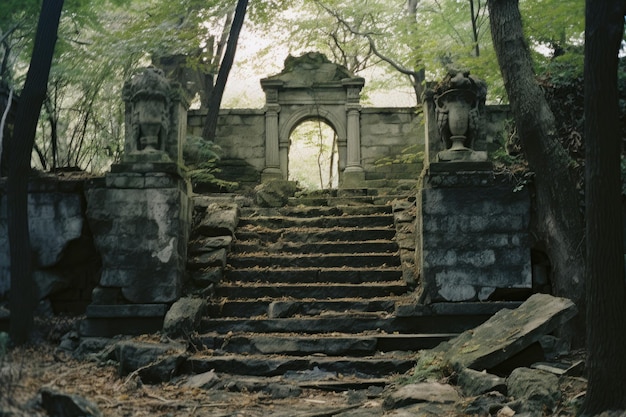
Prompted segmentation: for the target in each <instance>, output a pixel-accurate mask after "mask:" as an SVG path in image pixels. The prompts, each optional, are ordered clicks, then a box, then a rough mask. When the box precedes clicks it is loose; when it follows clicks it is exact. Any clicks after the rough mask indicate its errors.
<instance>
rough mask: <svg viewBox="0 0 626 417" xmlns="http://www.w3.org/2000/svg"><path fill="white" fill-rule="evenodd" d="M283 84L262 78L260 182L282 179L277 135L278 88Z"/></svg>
mask: <svg viewBox="0 0 626 417" xmlns="http://www.w3.org/2000/svg"><path fill="white" fill-rule="evenodd" d="M282 85H283V82H282V81H280V80H262V81H261V86H262V87H263V90H264V91H265V102H266V106H265V169H263V172H262V173H261V182H264V183H265V182H269V181H272V180H282V179H283V173H282V170H281V163H280V162H281V161H280V150H279V137H278V113H279V112H280V105H279V104H278V89H279V88H280V87H281V86H282Z"/></svg>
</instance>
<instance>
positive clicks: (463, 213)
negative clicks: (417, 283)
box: [417, 162, 532, 302]
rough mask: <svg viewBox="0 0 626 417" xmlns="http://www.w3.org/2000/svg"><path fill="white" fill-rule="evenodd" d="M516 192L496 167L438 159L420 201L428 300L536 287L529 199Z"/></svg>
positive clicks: (488, 295) (481, 296)
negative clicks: (496, 175)
mask: <svg viewBox="0 0 626 417" xmlns="http://www.w3.org/2000/svg"><path fill="white" fill-rule="evenodd" d="M513 189H514V186H513V185H511V184H504V183H496V182H495V179H494V175H493V171H492V168H491V163H490V162H447V163H445V162H441V163H436V162H435V163H432V162H431V164H430V166H429V170H428V171H427V173H426V175H425V177H424V187H423V188H422V189H421V190H420V192H419V194H418V201H417V203H418V228H419V229H420V231H421V233H418V235H420V236H421V240H420V241H419V242H418V253H417V255H418V260H419V264H420V268H421V279H422V285H423V293H422V296H421V300H422V301H423V302H436V301H476V300H478V301H485V300H490V299H497V298H500V297H503V293H504V294H510V293H511V292H515V291H520V290H522V291H524V292H525V290H526V289H527V290H528V291H529V290H530V288H531V287H532V274H531V261H530V249H529V247H530V245H529V239H530V236H529V222H530V199H529V196H528V193H527V191H526V190H522V191H518V192H514V191H513ZM503 298H506V296H504V297H503Z"/></svg>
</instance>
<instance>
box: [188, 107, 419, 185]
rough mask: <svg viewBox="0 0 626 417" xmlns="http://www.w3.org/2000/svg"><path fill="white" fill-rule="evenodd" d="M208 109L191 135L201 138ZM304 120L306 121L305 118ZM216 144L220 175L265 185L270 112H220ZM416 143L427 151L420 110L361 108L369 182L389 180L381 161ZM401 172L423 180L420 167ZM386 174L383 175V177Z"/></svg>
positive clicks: (192, 124)
mask: <svg viewBox="0 0 626 417" xmlns="http://www.w3.org/2000/svg"><path fill="white" fill-rule="evenodd" d="M205 114H206V113H205V112H203V111H198V110H196V111H190V112H189V114H188V119H187V129H188V132H189V134H190V135H193V136H201V134H202V126H203V123H204V121H203V119H204V117H205ZM303 121H304V120H303ZM215 142H216V144H217V145H219V146H220V147H221V148H222V155H221V156H222V161H221V162H220V169H221V170H222V172H221V173H220V174H218V176H219V177H220V178H222V179H225V180H230V181H238V182H241V183H242V185H243V186H244V188H250V186H253V185H256V184H258V183H259V182H260V178H261V171H262V170H263V168H265V113H264V111H263V109H226V110H221V111H220V117H219V119H218V130H217V134H216V140H215ZM411 145H418V150H423V149H424V128H423V125H422V122H421V118H420V116H419V115H418V114H417V112H416V110H415V108H363V109H362V110H361V157H362V158H361V159H362V164H363V168H364V169H365V172H366V178H370V179H379V178H381V176H387V177H388V176H389V173H390V168H389V167H387V168H381V167H379V166H377V165H376V162H377V161H379V160H380V159H382V158H385V157H391V158H393V157H395V156H397V155H400V154H401V153H402V152H403V150H405V149H406V148H407V147H409V146H411ZM406 168H407V167H402V169H400V168H398V169H395V170H394V171H395V172H394V174H392V175H395V176H399V177H405V176H406V175H410V176H411V177H412V178H415V177H417V175H418V174H419V170H417V171H416V168H415V167H414V166H410V167H408V168H409V170H411V172H409V173H406V172H404V171H406ZM381 173H382V174H381Z"/></svg>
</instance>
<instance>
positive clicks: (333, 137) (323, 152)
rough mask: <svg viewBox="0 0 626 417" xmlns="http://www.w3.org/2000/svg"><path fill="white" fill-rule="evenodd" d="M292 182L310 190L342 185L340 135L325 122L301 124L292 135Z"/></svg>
mask: <svg viewBox="0 0 626 417" xmlns="http://www.w3.org/2000/svg"><path fill="white" fill-rule="evenodd" d="M289 143H290V145H289V157H288V160H289V162H288V173H289V180H291V181H297V182H298V183H299V184H300V186H301V187H303V188H304V189H306V190H324V189H331V188H337V187H338V185H339V152H338V137H337V132H335V130H334V129H333V128H332V127H331V126H330V125H329V124H328V123H326V122H325V121H324V120H322V119H309V120H305V121H303V122H302V123H300V124H298V125H297V126H296V127H295V128H294V129H293V131H292V132H291V134H290V135H289Z"/></svg>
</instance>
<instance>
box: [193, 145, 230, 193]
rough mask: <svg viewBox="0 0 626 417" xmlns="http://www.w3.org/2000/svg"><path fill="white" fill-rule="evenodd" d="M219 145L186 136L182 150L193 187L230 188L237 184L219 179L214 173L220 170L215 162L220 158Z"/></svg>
mask: <svg viewBox="0 0 626 417" xmlns="http://www.w3.org/2000/svg"><path fill="white" fill-rule="evenodd" d="M220 151H221V148H220V147H219V145H217V144H215V143H213V142H211V141H206V140H204V139H202V138H201V137H199V136H188V137H187V141H186V143H185V148H184V150H183V155H184V159H185V164H186V167H185V169H186V171H187V175H188V176H189V179H190V180H191V184H192V186H193V188H194V190H195V189H199V188H218V189H225V190H232V189H235V188H237V186H238V185H239V184H237V183H236V182H232V181H225V180H221V179H219V178H217V177H216V175H215V174H217V173H219V172H220V170H219V168H217V164H218V162H219V160H220V156H219V152H220Z"/></svg>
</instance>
